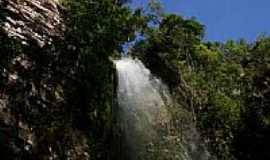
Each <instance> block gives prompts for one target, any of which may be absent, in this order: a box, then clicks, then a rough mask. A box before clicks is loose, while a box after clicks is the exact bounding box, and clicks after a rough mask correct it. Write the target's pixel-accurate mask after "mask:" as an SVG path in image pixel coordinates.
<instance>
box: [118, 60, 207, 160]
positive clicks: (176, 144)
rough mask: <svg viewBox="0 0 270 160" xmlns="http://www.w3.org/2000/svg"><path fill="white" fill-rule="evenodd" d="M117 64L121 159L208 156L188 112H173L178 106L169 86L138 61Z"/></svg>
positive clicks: (179, 159)
mask: <svg viewBox="0 0 270 160" xmlns="http://www.w3.org/2000/svg"><path fill="white" fill-rule="evenodd" d="M115 64H116V69H117V75H118V91H117V94H118V95H117V96H118V104H119V105H118V109H117V111H116V113H115V114H116V117H117V118H116V119H117V126H118V127H117V128H119V130H120V131H119V133H120V135H119V137H120V138H119V139H120V140H121V147H120V150H121V155H118V156H119V159H122V160H206V159H208V157H209V156H208V153H207V152H206V151H205V149H204V147H203V146H202V145H201V144H200V142H199V136H198V134H197V132H196V130H195V128H194V127H193V125H192V122H191V120H189V119H191V118H189V113H188V112H187V111H185V110H184V109H181V108H178V109H177V111H176V110H175V111H174V108H175V106H176V105H173V102H172V100H171V98H170V95H169V93H168V90H167V87H166V86H165V85H163V84H162V82H161V81H160V80H159V79H157V78H155V77H153V76H152V75H151V73H150V71H149V70H148V69H146V68H145V67H144V65H143V64H142V62H140V61H139V60H136V59H131V58H123V59H121V60H117V61H115ZM178 107H179V106H178ZM175 116H179V117H180V118H179V119H176V118H175Z"/></svg>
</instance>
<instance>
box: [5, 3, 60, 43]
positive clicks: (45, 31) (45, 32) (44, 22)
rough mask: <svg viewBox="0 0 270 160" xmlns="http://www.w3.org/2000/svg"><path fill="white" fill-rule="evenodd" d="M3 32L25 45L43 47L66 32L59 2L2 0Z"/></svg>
mask: <svg viewBox="0 0 270 160" xmlns="http://www.w3.org/2000/svg"><path fill="white" fill-rule="evenodd" d="M0 10H1V13H0V14H1V22H2V23H1V30H2V31H3V32H5V33H6V34H7V35H8V36H9V37H13V38H16V39H19V40H21V42H22V43H24V44H29V43H33V42H34V43H36V44H37V45H38V46H40V47H43V46H44V45H46V44H50V43H52V40H53V37H55V36H57V37H59V36H62V33H63V31H64V28H65V27H64V25H63V23H62V22H63V19H62V17H61V6H60V5H59V2H58V0H0Z"/></svg>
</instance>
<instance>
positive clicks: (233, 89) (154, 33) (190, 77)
mask: <svg viewBox="0 0 270 160" xmlns="http://www.w3.org/2000/svg"><path fill="white" fill-rule="evenodd" d="M203 29H204V27H203V26H202V25H201V24H199V23H198V22H197V21H196V20H194V19H184V18H182V17H180V16H177V15H167V16H165V17H163V18H162V21H161V23H160V25H159V26H158V27H157V28H154V29H153V28H151V29H149V30H148V32H145V34H146V35H145V37H146V39H145V40H143V41H140V42H138V43H137V44H136V45H135V46H134V48H133V50H132V51H131V54H133V55H134V56H137V57H139V58H140V59H141V60H142V61H143V62H144V63H145V64H146V65H147V67H149V68H150V69H151V71H152V72H153V73H154V74H156V75H157V76H159V77H161V78H162V79H163V81H164V82H166V83H167V84H168V86H169V87H170V90H171V92H172V94H173V95H174V96H175V99H178V102H179V103H180V104H182V105H184V106H185V108H187V109H189V110H190V111H191V112H192V113H194V115H193V116H194V120H195V121H196V124H197V127H198V128H199V130H200V132H201V134H202V136H203V137H204V141H205V143H206V144H207V146H208V148H209V149H210V152H211V153H212V155H213V157H212V159H216V158H217V159H245V160H246V159H269V154H268V152H267V151H266V150H265V146H266V145H267V143H268V140H267V138H268V134H269V129H270V126H269V115H270V114H269V113H270V112H268V111H269V110H268V109H267V106H269V104H268V99H269V97H268V96H269V92H268V89H269V79H270V78H269V73H270V72H269V66H270V65H269V55H270V54H269V53H270V52H269V51H270V45H269V44H270V41H269V39H270V38H267V37H265V36H262V37H259V39H258V40H257V41H256V42H254V43H252V44H248V43H247V42H246V41H245V40H244V39H241V40H239V41H237V42H236V41H232V40H229V41H227V42H226V43H219V42H202V41H201V38H202V36H203ZM179 110H180V108H179ZM214 157H216V158H214Z"/></svg>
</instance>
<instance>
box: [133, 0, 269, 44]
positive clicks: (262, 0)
mask: <svg viewBox="0 0 270 160" xmlns="http://www.w3.org/2000/svg"><path fill="white" fill-rule="evenodd" d="M146 1H147V0H133V2H132V6H133V7H134V6H143V5H144V4H145V3H146ZM160 1H161V2H162V4H163V6H164V9H165V11H166V12H167V13H176V14H179V15H182V16H184V17H192V16H194V17H196V19H197V20H199V21H200V22H201V23H203V24H204V25H205V26H206V34H205V39H206V40H217V41H226V40H228V39H234V40H238V39H240V38H245V39H247V40H248V41H254V40H255V39H256V37H257V36H258V35H259V34H260V33H266V34H269V33H270V0H160Z"/></svg>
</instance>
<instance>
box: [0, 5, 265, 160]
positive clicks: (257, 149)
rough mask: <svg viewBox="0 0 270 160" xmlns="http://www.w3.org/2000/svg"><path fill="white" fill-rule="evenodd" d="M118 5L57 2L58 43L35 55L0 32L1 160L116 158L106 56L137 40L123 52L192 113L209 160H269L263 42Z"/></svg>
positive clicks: (36, 49)
mask: <svg viewBox="0 0 270 160" xmlns="http://www.w3.org/2000/svg"><path fill="white" fill-rule="evenodd" d="M126 2H127V1H123V0H122V1H118V0H92V1H88V0H63V5H64V6H65V7H66V11H65V13H64V16H65V17H66V19H67V20H66V22H65V23H66V25H67V30H66V33H65V37H64V40H63V39H61V38H55V40H54V43H53V44H52V45H49V46H45V47H44V48H43V49H40V48H39V47H38V46H35V45H30V46H25V45H22V44H21V42H18V41H16V40H13V39H11V38H8V37H7V36H5V35H2V34H1V37H0V51H1V53H0V72H1V73H0V79H1V80H0V154H1V156H2V157H3V158H4V159H7V160H9V159H10V160H11V159H34V160H36V159H93V160H96V159H100V160H106V159H117V155H114V154H113V153H112V148H111V147H112V146H114V145H116V144H113V143H116V142H115V141H114V140H113V137H112V134H113V133H112V131H113V129H112V124H113V116H112V106H113V104H114V102H113V101H114V97H115V95H114V89H115V87H116V84H115V83H114V73H115V71H114V67H113V63H112V62H111V60H110V58H112V57H116V56H119V55H120V53H121V52H122V50H123V49H122V46H123V44H124V43H127V42H131V41H133V40H134V39H136V35H137V34H138V33H141V34H142V36H143V39H141V40H139V41H136V44H135V45H134V46H133V48H132V49H131V51H130V54H131V55H133V56H136V57H138V58H139V59H141V60H142V61H143V62H144V63H145V64H146V66H147V67H148V68H149V69H150V70H151V71H152V72H153V73H154V74H155V75H157V76H158V77H160V78H161V79H162V80H163V81H164V82H165V83H166V84H167V85H168V86H169V88H170V91H171V93H172V95H173V96H174V98H175V99H176V100H177V101H178V103H179V104H181V106H184V107H185V108H186V109H188V110H189V111H190V112H191V113H192V114H193V120H194V122H195V123H196V126H197V128H198V129H199V131H200V133H201V135H202V139H203V140H204V142H205V144H206V145H207V147H208V149H209V151H210V152H211V154H212V155H213V159H221V160H223V159H224V160H230V159H232V160H234V159H238V160H254V159H258V160H265V159H270V153H269V151H268V148H267V147H266V146H267V144H268V143H269V139H270V138H269V135H270V110H269V105H270V101H269V100H270V37H266V36H261V37H259V38H258V39H257V40H256V41H255V42H253V43H247V42H246V41H245V40H244V39H241V40H239V41H232V40H228V41H227V42H225V43H221V42H205V41H203V40H202V38H203V35H204V28H205V27H204V26H203V25H202V24H200V23H199V22H197V21H196V20H195V19H194V18H192V19H184V18H183V17H181V16H179V15H174V14H170V15H165V14H162V13H161V12H159V11H160V10H159V9H160V8H161V7H160V6H159V5H158V3H155V2H154V1H153V4H152V10H151V12H149V13H148V12H147V13H145V12H143V11H142V10H140V9H138V10H135V11H132V10H131V9H129V8H128V7H126V6H125V5H124V4H125V3H126ZM0 17H2V15H0ZM0 22H1V21H0ZM153 24H154V25H153ZM179 110H181V108H179ZM2 114H3V115H5V116H6V115H8V116H9V117H3V116H2ZM174 119H177V117H174ZM6 121H8V124H9V125H7V123H4V122H6ZM156 159H157V158H156Z"/></svg>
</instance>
